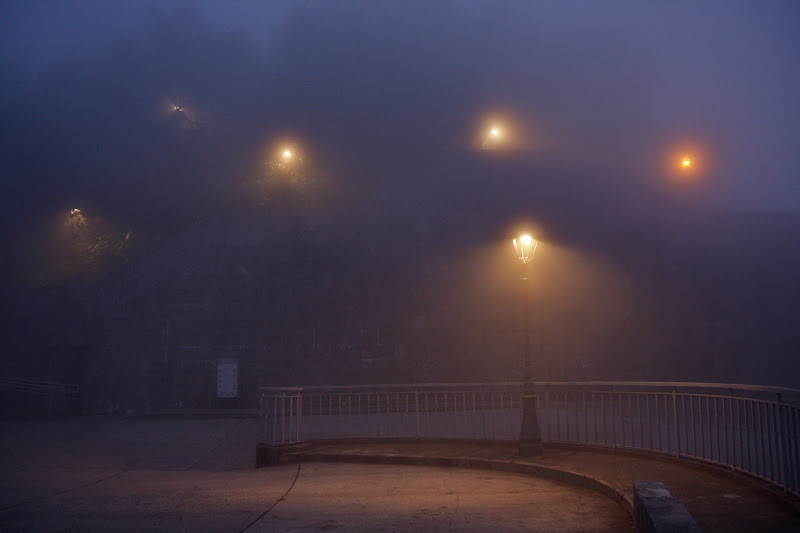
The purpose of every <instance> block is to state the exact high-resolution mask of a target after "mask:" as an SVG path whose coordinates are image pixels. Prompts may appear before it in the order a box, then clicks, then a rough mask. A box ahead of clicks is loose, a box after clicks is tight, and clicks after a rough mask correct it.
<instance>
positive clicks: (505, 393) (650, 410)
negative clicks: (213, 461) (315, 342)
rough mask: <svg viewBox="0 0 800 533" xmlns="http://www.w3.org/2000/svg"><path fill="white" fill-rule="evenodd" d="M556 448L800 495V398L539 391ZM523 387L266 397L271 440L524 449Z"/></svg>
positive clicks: (680, 391) (708, 387)
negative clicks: (756, 481)
mask: <svg viewBox="0 0 800 533" xmlns="http://www.w3.org/2000/svg"><path fill="white" fill-rule="evenodd" d="M535 388H536V392H537V395H538V397H539V401H538V416H539V423H540V425H541V430H542V439H543V441H544V442H545V443H560V444H578V445H589V446H599V447H607V448H615V449H627V450H640V451H647V452H655V453H662V454H668V455H672V456H677V457H683V458H691V459H695V460H699V461H703V462H707V463H712V464H715V465H718V466H724V467H727V468H729V469H731V470H735V471H738V472H743V473H747V474H750V475H752V476H755V477H757V478H760V479H762V480H764V481H767V482H769V483H772V484H774V485H776V486H778V487H779V488H781V489H782V490H783V491H784V492H786V493H789V494H792V495H794V496H796V497H798V496H800V471H799V470H800V434H799V433H800V390H798V389H787V388H780V387H764V386H755V385H734V384H718V383H683V382H621V381H619V382H617V381H615V382H608V381H604V382H601V381H594V382H576V383H572V382H538V383H536V384H535ZM521 393H522V384H521V383H436V384H413V385H369V386H331V387H316V386H315V387H268V388H262V389H261V398H260V412H261V421H262V427H263V434H262V437H261V438H262V442H264V443H267V444H273V445H286V444H292V443H298V442H301V441H304V440H305V441H313V440H320V439H352V438H381V437H384V438H419V439H442V438H457V439H486V440H506V441H510V440H517V439H518V438H519V431H520V423H521Z"/></svg>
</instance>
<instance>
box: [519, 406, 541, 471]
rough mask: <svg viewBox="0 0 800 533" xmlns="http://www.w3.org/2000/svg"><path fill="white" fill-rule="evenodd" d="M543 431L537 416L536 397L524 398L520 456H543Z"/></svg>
mask: <svg viewBox="0 0 800 533" xmlns="http://www.w3.org/2000/svg"><path fill="white" fill-rule="evenodd" d="M543 451H544V450H543V448H542V430H541V429H540V428H539V419H538V417H537V416H536V396H535V395H533V394H523V396H522V429H521V431H520V435H519V454H520V455H521V456H523V457H537V456H539V455H542V453H543Z"/></svg>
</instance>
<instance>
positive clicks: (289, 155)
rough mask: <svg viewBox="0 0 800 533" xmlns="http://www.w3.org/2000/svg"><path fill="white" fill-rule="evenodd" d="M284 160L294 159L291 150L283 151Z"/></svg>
mask: <svg viewBox="0 0 800 533" xmlns="http://www.w3.org/2000/svg"><path fill="white" fill-rule="evenodd" d="M283 158H284V159H291V158H292V151H291V150H288V149H286V150H284V151H283Z"/></svg>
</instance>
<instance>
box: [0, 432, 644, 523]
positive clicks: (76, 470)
mask: <svg viewBox="0 0 800 533" xmlns="http://www.w3.org/2000/svg"><path fill="white" fill-rule="evenodd" d="M256 422H257V421H255V420H248V419H241V420H226V419H213V420H198V419H193V420H165V419H158V420H153V419H127V420H126V419H115V418H104V417H87V418H73V419H62V420H57V421H52V422H48V421H32V422H8V421H6V422H0V531H115V532H117V531H192V532H195V531H201V532H202V531H233V532H235V531H242V530H246V531H296V530H302V531H330V530H340V531H476V532H477V531H488V530H498V529H499V530H503V531H532V530H533V531H543V530H545V531H597V532H602V531H631V530H632V523H631V520H630V517H629V516H628V515H627V514H626V513H625V512H624V510H623V509H622V508H620V507H619V506H618V505H617V504H616V503H614V502H613V501H612V500H610V499H608V498H606V497H604V496H603V495H601V494H599V493H597V492H595V491H592V490H588V489H585V488H580V487H574V486H572V485H568V484H565V483H559V482H554V481H550V480H544V479H537V478H534V477H531V476H526V475H521V474H514V473H503V472H499V473H496V472H486V471H480V470H473V469H458V468H441V467H417V466H408V465H358V464H324V463H311V462H309V463H301V464H300V465H297V464H291V465H281V466H277V467H274V468H260V469H256V468H254V459H255V457H254V451H255V442H256V431H257V424H256Z"/></svg>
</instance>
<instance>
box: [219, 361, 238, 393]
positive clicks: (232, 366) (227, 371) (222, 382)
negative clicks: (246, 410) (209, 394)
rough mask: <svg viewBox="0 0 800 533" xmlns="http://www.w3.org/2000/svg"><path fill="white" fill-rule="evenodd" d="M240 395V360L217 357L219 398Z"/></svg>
mask: <svg viewBox="0 0 800 533" xmlns="http://www.w3.org/2000/svg"><path fill="white" fill-rule="evenodd" d="M238 395H239V360H238V359H217V398H236V397H237V396H238Z"/></svg>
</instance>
